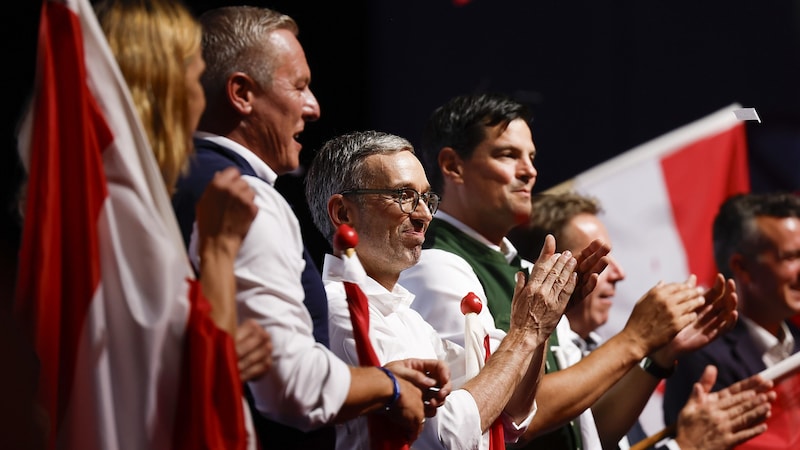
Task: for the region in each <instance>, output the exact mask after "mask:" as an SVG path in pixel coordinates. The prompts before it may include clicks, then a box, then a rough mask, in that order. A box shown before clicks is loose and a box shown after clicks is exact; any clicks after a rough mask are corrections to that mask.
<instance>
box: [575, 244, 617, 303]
mask: <svg viewBox="0 0 800 450" xmlns="http://www.w3.org/2000/svg"><path fill="white" fill-rule="evenodd" d="M610 251H611V247H610V246H609V245H608V244H606V243H604V242H603V241H601V240H599V239H595V240H594V241H592V242H591V243H590V244H589V245H588V246H587V247H586V248H585V249H583V250H582V251H581V254H580V255H578V256H577V258H576V259H577V261H578V265H577V266H576V268H575V272H576V273H577V275H578V278H577V282H576V285H575V291H574V292H573V293H572V298H571V299H570V302H569V305H567V308H572V307H573V306H575V305H577V304H578V303H580V302H582V301H583V300H584V299H585V298H586V297H588V296H589V294H591V293H592V291H593V290H594V288H595V286H597V278H598V276H599V275H600V272H602V271H603V270H605V268H606V266H608V258H606V255H608V253H609V252H610Z"/></svg>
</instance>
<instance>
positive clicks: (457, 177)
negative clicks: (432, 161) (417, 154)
mask: <svg viewBox="0 0 800 450" xmlns="http://www.w3.org/2000/svg"><path fill="white" fill-rule="evenodd" d="M438 161H439V170H441V171H442V177H443V178H444V179H445V180H451V181H453V182H455V183H462V182H463V171H464V161H463V160H462V159H461V157H460V156H459V155H458V153H456V151H455V150H454V149H453V148H452V147H443V148H442V149H441V150H439V158H438Z"/></svg>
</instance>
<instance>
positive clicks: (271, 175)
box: [194, 131, 278, 186]
mask: <svg viewBox="0 0 800 450" xmlns="http://www.w3.org/2000/svg"><path fill="white" fill-rule="evenodd" d="M194 137H196V138H198V139H205V140H207V141H211V142H213V143H215V144H217V145H219V146H222V147H225V148H227V149H229V150H231V151H233V152H235V153H236V154H237V155H239V156H241V157H242V158H244V159H245V161H247V162H248V164H250V165H251V166H252V167H253V171H254V172H255V173H256V175H258V177H259V178H261V179H263V180H265V181H266V182H267V183H269V184H270V185H271V186H275V180H277V179H278V174H277V173H275V171H274V170H272V169H271V168H270V167H269V166H268V165H267V163H265V162H264V161H263V160H262V159H261V158H259V157H258V155H256V154H255V153H253V152H252V151H251V150H250V149H248V148H247V147H245V146H243V145H242V144H239V143H238V142H235V141H233V140H231V139H229V138H227V137H225V136H220V135H218V134H213V133H208V132H206V131H196V132H195V133H194Z"/></svg>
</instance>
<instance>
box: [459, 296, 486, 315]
mask: <svg viewBox="0 0 800 450" xmlns="http://www.w3.org/2000/svg"><path fill="white" fill-rule="evenodd" d="M481 309H483V303H482V302H481V299H480V298H478V296H477V295H475V294H474V293H472V292H470V293H469V294H467V295H465V296H464V298H462V299H461V313H462V314H464V315H467V314H469V313H475V314H478V313H480V312H481Z"/></svg>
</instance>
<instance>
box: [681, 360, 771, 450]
mask: <svg viewBox="0 0 800 450" xmlns="http://www.w3.org/2000/svg"><path fill="white" fill-rule="evenodd" d="M716 379H717V368H716V367H714V366H707V367H706V370H705V372H703V375H702V376H701V377H700V380H699V381H698V382H697V383H695V384H694V387H693V388H692V395H691V397H689V401H688V402H687V403H686V406H684V407H683V409H682V410H681V412H680V415H679V416H678V426H677V436H676V438H675V440H676V441H677V443H678V445H680V447H681V449H683V450H692V449H698V450H699V449H703V450H715V449H729V448H732V447H734V446H736V445H739V444H741V443H742V442H744V441H746V440H748V439H750V438H752V437H754V436H757V435H759V434H761V433H763V432H764V431H765V430H766V429H767V426H766V424H764V423H763V422H764V421H765V420H766V419H767V418H768V417H769V414H770V402H771V401H773V400H775V397H776V394H775V392H773V391H770V389H772V382H771V381H767V380H764V379H762V378H761V377H760V376H758V375H754V376H752V377H750V378H747V379H745V380H742V381H739V382H738V383H735V384H733V385H731V386H728V387H727V388H725V389H722V390H721V391H718V392H710V391H711V388H712V386H714V382H715V381H716Z"/></svg>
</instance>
